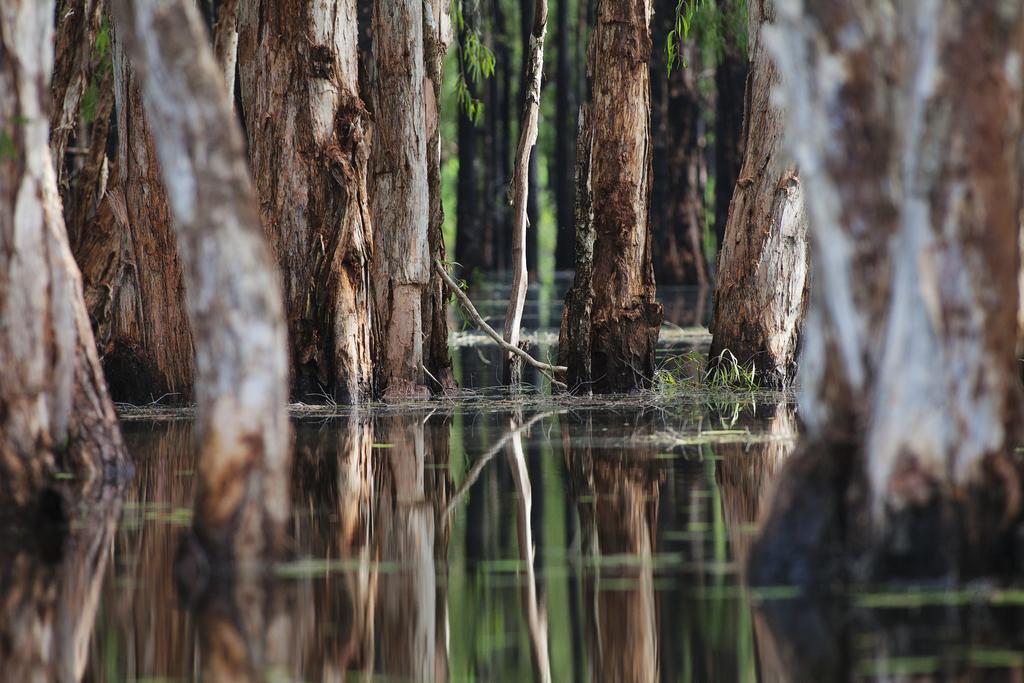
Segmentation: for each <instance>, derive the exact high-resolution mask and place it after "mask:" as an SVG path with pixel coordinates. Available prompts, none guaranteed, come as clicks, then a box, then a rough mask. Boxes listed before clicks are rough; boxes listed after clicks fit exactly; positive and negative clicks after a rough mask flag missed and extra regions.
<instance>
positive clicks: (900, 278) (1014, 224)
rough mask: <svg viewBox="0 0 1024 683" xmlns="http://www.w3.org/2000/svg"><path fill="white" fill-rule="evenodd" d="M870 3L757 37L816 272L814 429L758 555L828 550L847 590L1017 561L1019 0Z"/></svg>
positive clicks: (775, 563) (768, 576)
mask: <svg viewBox="0 0 1024 683" xmlns="http://www.w3.org/2000/svg"><path fill="white" fill-rule="evenodd" d="M863 9H864V11H861V12H858V13H856V14H854V13H850V12H849V11H847V10H846V8H845V7H844V6H841V5H839V4H830V3H825V4H820V5H815V4H812V5H808V6H806V8H803V9H802V10H801V9H800V8H799V7H795V6H792V5H790V4H788V3H787V4H786V5H781V4H780V6H779V14H778V21H777V24H776V27H775V28H773V29H772V30H771V33H770V34H766V37H765V40H766V41H767V42H769V45H770V47H771V48H772V50H773V53H774V54H775V56H776V58H777V59H778V61H779V68H780V70H781V71H783V72H785V73H786V74H787V77H786V78H785V79H783V87H782V89H781V90H780V93H781V95H782V97H783V101H784V104H785V106H786V107H787V112H788V117H789V121H790V124H791V129H790V134H791V138H790V146H791V148H792V150H793V152H794V154H795V156H796V161H797V163H798V164H799V165H800V167H801V168H802V169H805V170H807V169H813V172H811V171H809V170H808V171H807V173H806V174H805V180H806V182H807V183H808V191H807V193H806V198H807V206H808V211H809V218H810V222H811V225H812V226H813V232H812V236H813V248H814V263H816V264H821V267H820V269H819V268H817V267H816V270H815V277H814V282H813V295H812V301H811V310H810V312H809V314H808V318H807V331H806V335H805V339H806V344H805V348H804V350H803V354H804V355H803V369H802V370H801V395H800V417H801V419H802V421H803V422H804V424H805V425H806V430H805V433H804V436H803V439H802V441H801V446H800V447H799V448H798V454H797V455H795V456H794V457H793V458H792V459H791V460H790V462H789V463H788V464H787V466H786V467H785V469H784V470H783V473H782V476H781V479H780V488H779V492H778V494H777V495H776V496H775V498H774V505H773V506H772V510H771V514H770V516H769V518H768V521H767V523H766V525H765V526H764V529H763V531H762V535H761V538H760V539H759V541H758V543H757V545H756V546H755V548H754V552H753V553H752V557H751V562H750V568H751V571H752V572H755V574H754V576H755V578H756V579H758V580H770V581H772V582H773V583H776V584H777V583H779V582H780V581H785V582H787V583H788V582H790V581H791V580H794V579H795V580H807V578H808V577H809V576H810V577H814V576H817V575H819V574H820V573H821V572H822V568H823V567H828V566H829V564H828V563H827V562H826V561H825V559H826V558H835V557H836V555H837V554H840V555H839V556H840V557H847V558H849V557H850V556H853V557H854V558H855V559H856V560H857V562H856V563H853V564H851V563H850V562H842V563H841V564H842V565H843V566H844V567H848V566H854V567H858V568H861V571H863V572H864V573H865V574H867V575H868V576H861V574H860V572H858V575H857V577H856V578H874V577H878V576H885V577H892V576H910V577H922V576H951V577H956V576H970V575H974V574H979V573H990V572H993V571H998V570H1001V569H1002V570H1008V569H1010V567H1011V566H1013V563H1014V562H1019V555H1018V554H1017V551H1018V550H1019V538H1020V535H1019V534H1020V530H1019V522H1020V519H1021V511H1022V506H1021V502H1022V495H1021V494H1022V486H1021V478H1020V470H1019V469H1018V467H1019V463H1018V461H1017V458H1016V456H1015V455H1014V446H1015V444H1016V443H1017V439H1016V437H1015V434H1016V427H1017V425H1018V423H1019V412H1018V411H1019V408H1020V385H1019V380H1018V378H1017V377H1018V376H1017V372H1016V362H1017V361H1016V356H1015V353H1014V351H1015V348H1014V347H1015V343H1016V315H1017V298H1018V291H1017V286H1016V283H1017V273H1018V267H1019V254H1018V251H1017V249H1016V245H1017V239H1018V230H1019V216H1020V210H1021V207H1022V188H1024V177H1022V171H1021V144H1020V141H1021V136H1022V134H1024V127H1022V120H1021V119H1022V112H1024V97H1022V86H1021V80H1020V70H1019V68H1018V67H1019V66H1020V64H1021V58H1022V55H1024V6H1022V5H1021V4H1019V3H997V2H989V3H965V2H961V1H959V0H930V1H928V2H921V3H905V4H904V3H901V4H899V5H897V6H895V9H894V8H893V7H892V6H889V5H887V4H885V3H881V2H871V3H867V4H866V5H865V6H864V8H863ZM868 10H870V11H868ZM851 35H856V36H857V39H856V40H846V38H845V37H846V36H851ZM979 36H985V39H984V41H983V45H982V44H979V43H978V37H979ZM835 64H846V65H848V68H846V69H845V70H842V71H838V72H837V71H836V70H835V68H834V65H835ZM966 92H969V93H971V95H970V97H965V96H964V93H966ZM993 122H997V123H995V124H993ZM882 178H885V179H889V180H887V181H886V182H885V183H881V182H879V179H882ZM809 520H813V522H810V521H809ZM1017 569H1018V570H1019V566H1018V567H1017Z"/></svg>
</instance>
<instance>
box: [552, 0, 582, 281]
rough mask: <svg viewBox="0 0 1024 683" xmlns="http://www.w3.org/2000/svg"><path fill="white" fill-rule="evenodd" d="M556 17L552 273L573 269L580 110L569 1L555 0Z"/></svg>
mask: <svg viewBox="0 0 1024 683" xmlns="http://www.w3.org/2000/svg"><path fill="white" fill-rule="evenodd" d="M556 3H557V14H556V17H555V50H556V52H557V61H556V66H555V69H556V71H555V89H556V91H555V156H554V164H553V165H552V166H551V167H550V169H549V171H548V175H549V176H550V178H551V190H552V194H553V195H554V197H555V222H556V223H557V233H556V241H555V270H562V271H566V270H572V269H573V267H574V266H575V263H574V261H573V257H574V254H575V252H576V249H575V238H574V237H573V229H574V228H575V225H576V219H575V216H576V212H575V207H576V204H575V199H574V196H573V193H574V188H575V183H574V179H573V168H574V164H575V163H576V146H575V144H574V141H575V140H576V125H577V121H576V114H577V111H578V109H579V106H578V104H577V98H576V79H575V76H576V73H575V70H574V69H573V68H572V64H573V58H574V57H575V56H576V55H574V54H573V51H572V47H571V42H570V33H571V30H572V29H571V25H570V23H569V4H570V3H569V0H556Z"/></svg>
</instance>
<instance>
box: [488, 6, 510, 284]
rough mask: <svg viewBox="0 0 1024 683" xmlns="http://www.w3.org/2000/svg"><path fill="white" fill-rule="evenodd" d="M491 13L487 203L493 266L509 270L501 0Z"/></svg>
mask: <svg viewBox="0 0 1024 683" xmlns="http://www.w3.org/2000/svg"><path fill="white" fill-rule="evenodd" d="M492 2H493V4H492V5H491V7H492V10H493V12H494V56H495V61H496V66H495V77H494V78H493V79H491V80H492V82H494V84H495V88H496V91H497V92H496V95H497V97H496V101H495V107H494V117H495V135H494V141H493V142H494V156H493V158H492V160H491V162H492V163H491V165H490V187H489V200H490V201H491V202H492V203H491V206H492V207H493V212H494V232H493V235H494V243H493V247H492V253H493V255H494V262H493V266H494V268H495V269H497V270H508V269H510V268H511V267H512V253H511V246H510V245H511V241H510V238H509V236H510V235H511V232H512V212H511V211H510V209H509V206H508V182H509V178H510V174H511V172H512V68H513V67H512V48H511V41H512V34H511V32H510V31H509V28H508V24H507V21H506V17H505V10H504V9H503V7H502V0H492Z"/></svg>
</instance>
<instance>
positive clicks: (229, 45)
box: [213, 0, 241, 104]
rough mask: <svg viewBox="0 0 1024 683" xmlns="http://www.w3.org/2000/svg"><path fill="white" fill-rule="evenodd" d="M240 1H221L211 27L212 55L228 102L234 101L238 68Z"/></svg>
mask: <svg viewBox="0 0 1024 683" xmlns="http://www.w3.org/2000/svg"><path fill="white" fill-rule="evenodd" d="M239 5H241V0H223V2H221V3H220V7H219V8H218V9H217V23H216V24H215V25H214V27H213V54H214V56H215V57H216V58H217V64H219V65H220V68H221V71H222V72H223V74H224V85H225V86H226V87H227V91H228V101H229V102H231V103H232V104H233V103H234V101H235V70H236V67H237V66H238V8H239Z"/></svg>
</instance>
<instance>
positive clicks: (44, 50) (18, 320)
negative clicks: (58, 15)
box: [0, 0, 124, 506]
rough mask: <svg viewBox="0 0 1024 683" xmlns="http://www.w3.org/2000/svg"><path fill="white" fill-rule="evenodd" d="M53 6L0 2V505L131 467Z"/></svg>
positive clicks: (24, 1)
mask: <svg viewBox="0 0 1024 683" xmlns="http://www.w3.org/2000/svg"><path fill="white" fill-rule="evenodd" d="M53 16H54V6H53V3H52V2H40V1H37V0H31V1H29V0H6V1H5V2H4V3H3V4H2V5H0V55H2V56H3V58H0V321H4V324H3V325H0V406H2V409H0V503H2V504H13V505H15V506H24V505H26V504H29V503H31V502H33V501H34V500H36V499H37V497H38V496H39V494H40V493H41V492H42V491H43V490H44V489H47V488H50V487H53V486H54V479H53V478H52V477H53V475H54V474H55V473H56V472H58V471H62V472H70V473H72V474H73V475H74V477H75V482H76V486H81V487H83V488H84V487H87V486H89V485H90V484H92V483H95V482H99V481H101V480H103V479H105V478H107V477H108V476H109V475H110V474H111V473H112V471H113V470H114V469H115V468H118V467H120V466H122V463H123V458H124V454H123V445H122V443H121V435H120V430H119V429H118V426H117V421H116V417H115V415H114V408H113V405H112V404H111V403H110V399H109V398H108V397H107V390H106V385H105V384H104V381H103V376H102V374H101V372H100V367H99V359H98V357H97V355H96V346H95V342H94V340H93V336H92V330H91V329H90V327H89V321H88V318H87V316H86V312H85V306H84V304H83V301H82V283H81V279H80V275H79V272H78V268H77V267H76V266H75V263H74V260H73V259H72V257H71V251H70V249H69V248H68V242H67V234H66V232H65V229H64V219H63V216H62V215H61V203H60V198H59V197H58V195H57V182H56V174H55V172H54V168H53V162H52V158H51V156H50V147H49V144H48V143H49V141H48V133H49V121H50V112H49V111H47V110H46V109H45V103H46V102H48V101H49V99H50V98H49V92H50V91H49V88H50V70H51V67H52V65H53V59H54V53H53V31H54V28H53Z"/></svg>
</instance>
